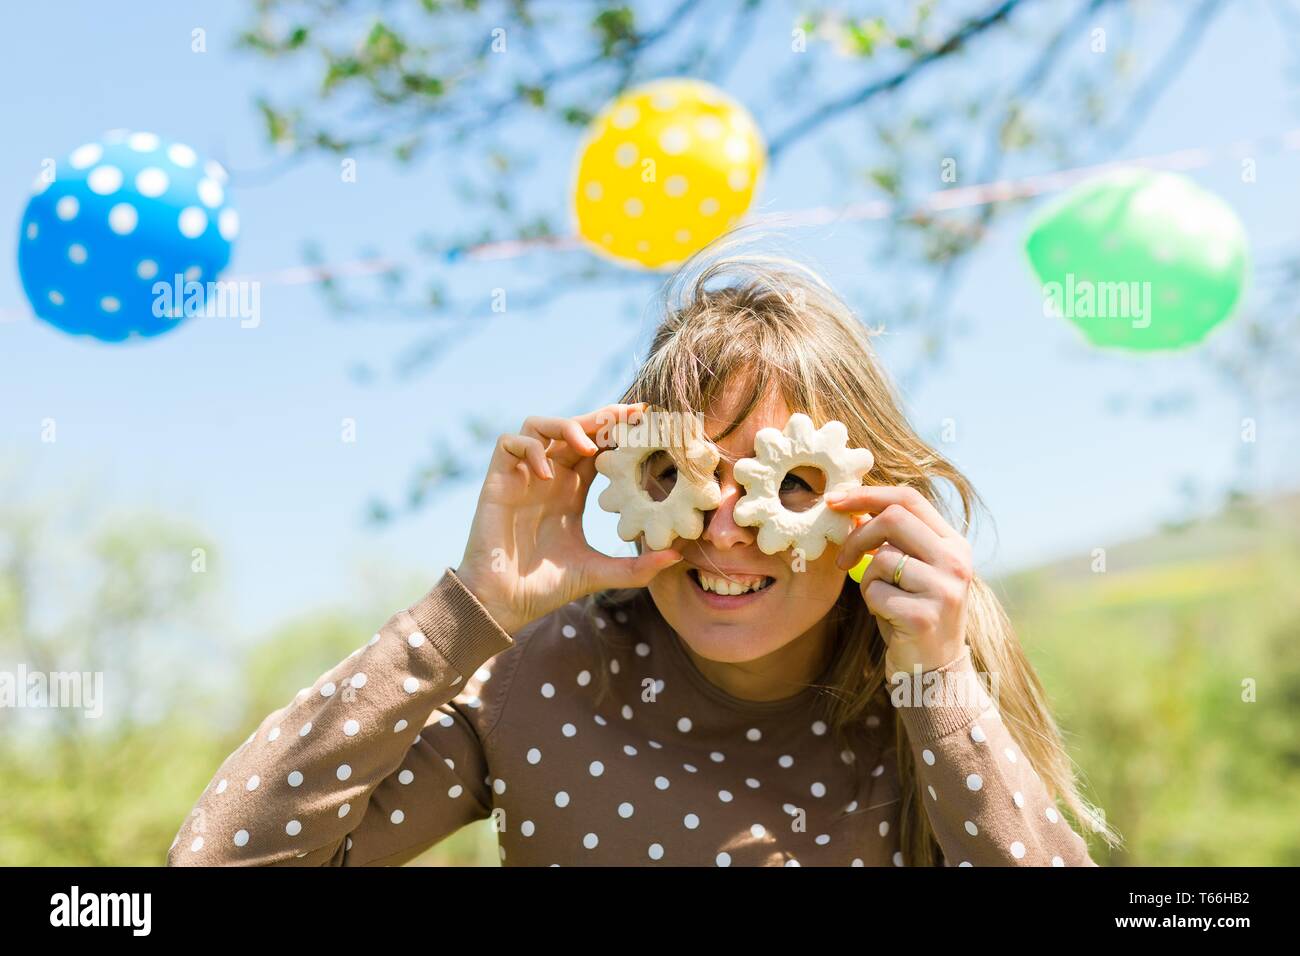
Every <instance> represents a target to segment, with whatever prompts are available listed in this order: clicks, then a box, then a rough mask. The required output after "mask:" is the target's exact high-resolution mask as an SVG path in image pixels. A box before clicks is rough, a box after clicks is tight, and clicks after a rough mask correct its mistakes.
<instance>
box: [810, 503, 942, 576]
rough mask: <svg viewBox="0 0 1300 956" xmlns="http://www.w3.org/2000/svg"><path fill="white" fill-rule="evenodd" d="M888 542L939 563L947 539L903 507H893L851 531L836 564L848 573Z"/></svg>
mask: <svg viewBox="0 0 1300 956" xmlns="http://www.w3.org/2000/svg"><path fill="white" fill-rule="evenodd" d="M886 541H888V542H889V543H890V544H892V545H894V546H895V547H898V548H900V549H901V550H903V551H906V552H907V553H908V554H910V555H912V556H913V557H917V558H920V559H921V560H922V561H925V562H926V563H927V564H938V563H939V560H940V557H941V555H942V549H943V547H944V539H943V538H942V537H940V535H938V534H937V533H936V532H935V531H934V529H933V528H931V527H930V526H929V525H927V524H926V523H925V522H924V521H922V520H921V519H920V518H918V517H917V516H916V515H915V514H913V513H912V512H911V511H908V510H907V509H906V508H904V507H903V506H901V505H897V504H892V505H887V506H886V507H885V510H884V511H881V512H880V513H878V514H877V515H876V516H875V517H874V518H871V519H869V520H868V521H866V522H864V523H863V524H862V526H861V527H859V528H855V529H854V530H853V531H851V532H849V536H848V537H847V538H845V539H844V544H843V545H841V547H840V553H839V556H838V557H837V558H836V559H835V563H836V565H837V566H839V567H841V568H844V569H846V570H847V569H848V568H851V567H853V565H855V564H857V563H858V561H859V560H861V558H862V556H863V555H864V554H866V553H867V552H868V551H870V550H871V549H872V548H879V547H880V546H881V545H883V544H884V543H885V542H886ZM874 563H875V562H874V561H873V562H872V564H874Z"/></svg>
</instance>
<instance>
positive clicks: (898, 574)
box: [894, 554, 911, 587]
mask: <svg viewBox="0 0 1300 956" xmlns="http://www.w3.org/2000/svg"><path fill="white" fill-rule="evenodd" d="M910 557H911V555H910V554H905V555H903V557H902V558H901V559H900V560H899V562H898V566H897V567H895V568H894V587H899V586H900V585H899V583H898V582H899V581H901V580H902V579H903V565H905V564H907V559H908V558H910Z"/></svg>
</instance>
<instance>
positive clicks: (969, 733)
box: [891, 645, 1097, 866]
mask: <svg viewBox="0 0 1300 956" xmlns="http://www.w3.org/2000/svg"><path fill="white" fill-rule="evenodd" d="M917 676H918V675H915V674H912V675H906V676H904V677H902V678H901V679H895V680H893V681H891V701H892V702H893V704H894V706H895V707H897V708H898V709H899V711H900V713H901V716H902V720H903V725H904V727H905V728H906V730H907V736H908V740H909V743H910V745H911V749H912V755H913V757H914V759H915V765H916V768H917V773H918V774H919V776H920V782H921V786H922V790H923V791H924V793H925V794H926V796H925V797H923V800H924V805H925V811H926V815H927V816H928V817H929V820H930V824H931V826H932V827H933V829H934V832H935V837H936V839H937V840H938V841H939V846H940V848H941V849H942V851H943V857H944V862H945V863H946V864H947V865H949V866H1096V865H1097V864H1096V863H1095V862H1094V861H1093V860H1092V858H1091V857H1090V856H1089V855H1088V847H1087V844H1086V843H1085V842H1084V840H1083V838H1082V837H1080V836H1079V835H1078V834H1077V833H1076V832H1075V831H1074V830H1073V829H1072V828H1071V827H1070V825H1069V824H1068V823H1067V822H1066V820H1065V817H1064V816H1062V815H1061V813H1060V812H1059V811H1058V810H1057V808H1056V802H1055V800H1053V798H1052V797H1051V795H1050V794H1049V793H1048V791H1047V787H1046V785H1045V784H1044V783H1043V781H1042V779H1041V778H1040V777H1039V775H1038V772H1037V771H1036V770H1035V769H1034V768H1033V767H1031V766H1030V764H1029V761H1028V759H1027V758H1026V757H1025V755H1024V754H1023V753H1022V752H1021V751H1020V748H1019V747H1017V746H1016V742H1015V740H1014V739H1013V738H1012V736H1011V733H1010V731H1009V730H1008V729H1007V727H1006V725H1005V723H1004V722H1003V720H1002V717H1001V714H1000V713H999V712H998V708H997V705H996V703H995V702H994V700H993V699H992V698H991V697H990V696H989V694H988V692H987V691H986V690H985V688H984V687H983V685H982V684H981V682H980V680H979V677H978V674H977V673H976V671H975V668H974V665H973V663H972V661H971V656H970V647H969V645H966V646H963V648H962V652H961V654H960V655H959V656H958V657H957V658H955V659H954V660H952V661H950V662H949V663H947V664H945V665H944V666H943V667H940V668H937V669H935V670H933V671H926V672H924V673H923V674H921V675H919V677H920V680H918V679H917ZM993 686H994V689H996V685H993Z"/></svg>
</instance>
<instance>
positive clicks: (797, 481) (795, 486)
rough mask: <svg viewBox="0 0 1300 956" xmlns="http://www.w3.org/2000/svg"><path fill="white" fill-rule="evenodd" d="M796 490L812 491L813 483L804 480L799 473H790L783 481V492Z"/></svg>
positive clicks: (787, 492) (789, 492) (784, 493)
mask: <svg viewBox="0 0 1300 956" xmlns="http://www.w3.org/2000/svg"><path fill="white" fill-rule="evenodd" d="M796 491H806V492H808V493H809V494H811V493H812V485H810V484H808V482H806V481H804V480H803V479H802V478H800V477H799V476H798V475H795V474H789V475H786V476H785V478H784V479H783V480H782V481H781V494H783V495H786V494H791V493H793V492H796Z"/></svg>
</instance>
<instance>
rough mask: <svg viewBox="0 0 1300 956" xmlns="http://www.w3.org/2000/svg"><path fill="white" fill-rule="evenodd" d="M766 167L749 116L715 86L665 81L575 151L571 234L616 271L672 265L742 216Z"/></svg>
mask: <svg viewBox="0 0 1300 956" xmlns="http://www.w3.org/2000/svg"><path fill="white" fill-rule="evenodd" d="M766 162H767V149H766V147H765V145H764V143H763V138H762V136H761V135H760V134H759V131H758V126H757V125H756V124H755V123H754V119H753V117H751V116H750V115H749V112H748V111H747V110H746V109H745V108H744V107H743V106H741V105H740V104H739V103H737V102H735V101H734V100H732V99H731V98H730V97H728V96H727V95H726V94H724V93H723V92H721V91H720V90H718V89H717V88H716V87H713V86H710V85H709V84H708V83H702V82H700V81H699V80H682V79H669V80H657V81H655V82H653V83H648V84H646V85H644V86H640V87H637V88H636V89H633V90H629V91H628V92H626V93H624V94H623V95H622V96H620V97H618V98H617V99H616V100H614V101H613V102H612V103H610V104H609V105H608V106H606V107H605V109H604V110H602V111H601V113H600V115H599V116H597V117H596V118H595V119H594V120H593V121H592V124H591V127H590V128H589V129H588V131H587V135H586V139H585V141H584V142H583V145H582V148H581V150H580V151H579V153H578V160H577V164H576V169H575V177H574V186H573V188H574V215H575V218H576V220H577V228H578V233H579V235H581V236H582V238H583V239H584V240H586V241H587V242H588V243H589V244H590V245H591V247H592V248H593V249H594V250H595V251H596V252H598V253H599V254H601V255H603V256H606V257H607V258H610V259H613V260H614V261H616V262H618V263H620V264H622V265H638V266H644V267H646V268H649V269H668V268H672V267H674V266H676V265H678V264H680V263H681V262H682V261H684V260H685V259H687V258H689V257H690V256H691V255H692V254H694V253H695V252H697V251H699V250H700V249H702V248H703V247H704V246H706V245H707V244H708V243H709V242H711V241H712V240H713V239H716V238H717V237H718V236H720V235H722V234H723V233H724V232H726V231H727V230H729V229H730V228H731V227H732V226H734V225H735V224H736V223H737V222H738V221H739V220H740V218H741V217H742V216H744V214H745V212H746V211H747V210H748V209H749V205H750V203H751V202H752V201H753V199H754V194H755V192H756V191H757V189H758V185H759V181H760V179H761V177H762V174H763V169H764V167H765V165H766Z"/></svg>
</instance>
